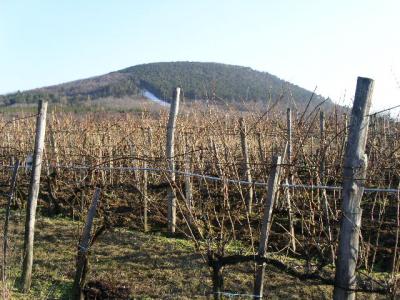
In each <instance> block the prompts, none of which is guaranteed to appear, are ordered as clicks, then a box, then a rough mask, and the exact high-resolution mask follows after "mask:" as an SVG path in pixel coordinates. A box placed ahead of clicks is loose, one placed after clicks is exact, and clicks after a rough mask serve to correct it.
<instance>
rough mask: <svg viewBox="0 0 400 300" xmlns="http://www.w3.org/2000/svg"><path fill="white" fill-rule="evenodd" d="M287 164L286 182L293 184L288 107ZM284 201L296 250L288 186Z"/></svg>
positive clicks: (290, 113)
mask: <svg viewBox="0 0 400 300" xmlns="http://www.w3.org/2000/svg"><path fill="white" fill-rule="evenodd" d="M286 116H287V164H288V165H289V166H288V170H289V174H288V180H287V182H286V183H287V184H289V185H290V184H293V174H292V171H293V170H292V110H291V109H290V108H288V109H287V115H286ZM285 192H286V203H287V206H288V214H289V227H290V241H291V243H292V250H293V251H294V252H296V237H295V233H294V225H293V221H294V220H293V219H294V218H293V210H292V201H291V194H290V188H287V189H286V191H285Z"/></svg>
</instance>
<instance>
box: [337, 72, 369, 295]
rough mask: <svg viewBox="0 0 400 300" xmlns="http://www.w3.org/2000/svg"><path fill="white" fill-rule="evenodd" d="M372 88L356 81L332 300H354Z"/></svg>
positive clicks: (363, 80)
mask: <svg viewBox="0 0 400 300" xmlns="http://www.w3.org/2000/svg"><path fill="white" fill-rule="evenodd" d="M373 86H374V81H373V80H372V79H368V78H362V77H359V78H358V79H357V88H356V94H355V97H354V104H353V109H352V111H351V120H350V132H349V139H348V143H347V145H346V155H345V161H344V171H343V202H342V219H341V224H340V235H339V249H338V258H337V262H336V274H335V288H334V291H333V298H334V299H337V300H339V299H340V300H342V299H345V300H353V299H355V292H354V288H355V287H356V276H355V271H356V265H357V259H358V250H359V249H358V248H359V238H360V229H361V215H362V210H361V208H360V203H361V199H362V195H363V192H364V182H365V177H366V171H367V163H368V162H367V156H366V154H365V146H366V143H367V136H368V123H369V117H368V114H369V109H370V106H371V98H372V91H373Z"/></svg>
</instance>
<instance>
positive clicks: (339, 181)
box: [0, 91, 400, 299]
mask: <svg viewBox="0 0 400 300" xmlns="http://www.w3.org/2000/svg"><path fill="white" fill-rule="evenodd" d="M356 98H357V97H356ZM311 100H312V99H310V102H311ZM46 107H47V104H46V103H42V104H41V105H40V107H39V112H38V114H30V113H28V112H13V113H7V114H2V115H1V117H0V128H1V134H2V137H3V138H2V139H1V141H0V153H1V157H0V160H1V161H0V165H1V169H0V176H1V178H2V181H1V182H2V185H1V192H2V196H3V197H2V203H3V207H6V206H7V205H6V203H7V200H9V205H10V208H11V210H10V211H9V210H8V209H5V210H3V211H2V215H3V217H2V221H3V220H4V221H5V222H8V223H9V225H7V226H5V227H4V232H5V235H4V242H6V244H5V246H4V247H3V257H4V259H3V264H2V266H3V268H2V271H3V296H4V295H6V296H7V295H10V294H11V296H12V293H14V291H16V290H17V287H19V285H21V289H22V290H24V289H25V291H27V290H29V286H30V284H31V283H30V282H29V281H30V279H29V280H28V281H26V280H25V286H24V280H22V283H21V282H19V281H20V280H19V278H20V276H21V278H24V277H25V279H26V278H27V277H29V271H28V273H27V271H26V270H25V271H24V270H23V271H22V272H21V265H23V266H27V265H29V262H26V260H27V258H26V257H27V251H28V250H29V249H28V248H27V242H25V243H24V244H25V245H24V247H22V241H21V240H19V241H18V240H17V239H16V238H15V236H19V237H20V238H21V239H23V238H24V232H25V240H26V239H27V235H28V234H27V229H26V228H27V227H29V226H28V225H26V226H25V231H24V228H23V226H22V224H23V223H24V222H27V223H26V224H29V223H28V221H25V214H26V215H27V216H28V215H29V214H31V215H32V214H34V213H35V212H36V206H35V207H33V210H32V207H31V206H30V204H29V201H28V202H27V200H28V199H33V201H35V199H34V198H35V197H34V192H32V189H34V188H33V187H32V186H33V184H34V183H35V182H36V183H37V184H39V182H38V181H37V180H34V179H35V178H37V177H35V176H34V174H37V172H39V174H41V175H40V185H38V189H37V193H38V208H39V210H38V215H41V216H43V217H41V218H44V219H40V220H39V221H38V226H39V227H38V228H40V231H39V232H38V233H37V235H38V236H39V237H40V238H39V240H36V239H35V241H34V240H33V236H32V241H31V244H32V247H33V248H34V249H36V247H38V248H41V247H42V248H43V246H41V243H44V242H45V241H46V239H47V240H50V241H51V240H53V239H61V240H62V239H63V238H64V237H63V235H62V234H61V232H58V230H60V231H64V230H65V232H69V234H70V235H72V236H73V239H74V241H73V243H72V244H68V245H69V247H70V248H68V249H59V250H55V251H56V252H57V251H60V252H61V251H67V252H68V253H69V255H68V256H67V257H68V258H69V260H66V261H62V260H60V261H59V262H58V263H57V264H58V265H59V266H63V268H69V269H71V270H73V272H71V274H68V275H66V276H67V277H68V279H67V281H68V282H69V284H70V285H69V288H70V290H69V291H67V292H66V294H65V295H74V299H80V297H83V295H84V296H85V297H87V299H108V298H106V297H105V296H103V297H104V298H101V297H100V296H97V298H96V297H95V296H93V293H94V292H93V291H94V290H96V289H95V288H93V287H92V288H91V286H90V283H93V280H92V279H93V278H92V277H95V276H94V274H95V273H96V262H95V261H93V255H94V254H93V253H94V252H96V251H98V250H96V248H97V247H99V248H97V249H102V247H106V246H105V244H104V241H105V240H108V241H109V242H110V243H112V244H113V245H114V246H119V247H121V248H124V247H128V244H127V243H126V239H129V238H132V235H130V234H128V233H127V232H136V233H137V236H136V237H135V238H136V239H138V241H139V240H140V239H141V240H145V239H146V237H151V238H152V239H153V238H154V237H155V236H156V235H157V236H158V237H159V236H160V235H162V236H163V238H162V239H163V240H166V243H172V242H171V241H175V240H176V241H179V242H178V243H181V244H182V245H184V246H182V247H184V250H182V249H181V250H179V251H182V252H183V253H185V260H186V263H188V264H189V265H190V263H193V264H196V265H201V266H202V267H201V268H203V270H205V271H204V272H206V275H204V276H205V277H208V279H207V280H208V281H207V282H208V283H207V284H206V285H204V284H203V285H201V284H199V285H201V286H202V287H201V289H200V288H198V289H197V290H196V289H189V288H188V290H189V291H190V293H191V295H187V294H185V291H184V290H185V287H183V288H182V290H180V291H175V292H171V293H172V294H173V293H175V295H174V296H166V294H165V295H164V294H163V293H166V292H165V291H163V290H162V289H159V288H158V287H157V288H156V287H154V289H155V290H157V291H159V293H160V294H159V295H155V296H154V295H153V296H154V297H155V298H168V297H170V299H174V298H185V297H187V298H191V297H193V298H195V297H200V296H202V297H210V298H214V299H223V298H224V299H225V298H230V297H236V298H237V297H241V298H254V299H259V298H262V297H263V295H264V296H267V297H268V295H270V293H272V291H271V290H270V287H271V286H272V285H273V283H272V282H271V281H273V279H272V278H274V277H273V274H272V275H271V270H276V272H281V273H282V274H285V276H287V277H289V278H295V279H296V280H298V281H300V282H308V283H309V284H310V285H314V288H315V286H318V285H325V286H330V289H328V290H327V292H326V294H324V295H322V294H320V295H314V297H315V299H320V298H324V297H327V298H331V297H332V289H333V287H335V289H336V288H339V289H343V290H345V293H347V294H351V295H350V296H348V297H352V296H354V294H357V295H362V297H363V298H368V297H371V299H381V298H382V299H386V298H390V297H392V298H393V299H395V298H396V297H398V296H399V293H400V291H399V290H398V280H399V269H400V259H399V246H400V245H399V232H400V219H399V217H400V195H399V183H400V160H399V155H400V139H399V137H400V124H399V123H398V121H396V120H395V119H393V118H389V117H388V116H387V115H385V113H375V114H369V113H367V115H362V116H361V117H362V118H363V121H362V122H364V123H362V124H364V125H365V124H367V126H366V127H364V128H361V130H359V131H362V132H365V138H366V147H365V153H366V155H367V157H368V162H367V163H366V162H364V164H361V167H360V168H365V172H364V174H363V171H362V170H361V171H355V172H354V174H355V175H357V176H358V175H359V176H361V178H357V176H356V178H355V180H356V183H354V184H355V185H356V186H357V187H358V186H360V189H357V187H356V188H354V190H355V191H356V192H355V193H354V194H356V195H355V196H354V197H357V195H358V196H360V199H361V197H362V199H361V210H362V214H361V213H359V214H354V215H356V216H355V220H356V221H355V224H353V225H354V227H353V228H352V232H353V234H354V232H355V231H357V236H358V235H359V242H358V239H357V244H356V245H358V251H357V249H356V252H357V256H356V257H355V258H354V257H353V261H354V262H355V265H354V268H355V277H354V281H353V282H351V283H350V285H349V286H346V287H343V286H338V284H339V283H340V278H339V279H338V278H337V277H338V273H337V272H338V271H337V269H338V263H339V262H340V264H341V263H342V261H341V260H340V259H339V260H338V253H342V252H341V250H340V249H339V248H340V246H339V245H340V242H339V240H340V238H339V237H340V236H341V234H343V232H341V228H343V227H341V224H342V223H343V219H345V220H349V219H351V220H353V219H352V218H353V216H352V215H351V216H350V215H349V214H348V212H347V211H346V213H344V212H343V207H344V206H345V204H343V199H344V198H346V197H347V196H346V192H345V189H346V184H345V183H346V180H348V179H349V178H348V177H346V176H344V174H345V175H346V174H349V173H348V172H347V173H346V170H347V168H349V166H348V165H346V155H350V154H352V153H353V152H352V151H351V150H350V151H346V148H351V147H352V146H351V145H353V144H357V142H356V141H355V140H354V139H353V138H354V137H355V136H356V137H357V134H354V130H355V128H354V126H353V127H352V126H351V124H353V123H352V120H353V119H354V118H355V115H354V111H353V115H352V114H351V111H350V110H347V109H345V108H343V107H339V106H337V107H336V108H334V109H331V110H329V111H322V110H321V109H320V107H319V105H314V106H311V105H310V106H309V105H307V107H306V108H304V109H303V108H302V109H297V108H296V106H292V107H290V108H289V109H288V110H287V111H286V110H282V109H281V107H279V106H278V105H276V103H272V102H271V103H269V104H266V105H265V107H264V108H263V109H262V110H259V111H255V110H254V109H251V107H248V109H247V110H245V111H243V110H241V111H239V110H237V109H235V108H234V107H231V106H228V105H227V106H221V105H211V104H210V105H208V106H205V105H200V104H196V105H190V104H187V103H186V104H183V105H181V107H179V91H178V92H177V96H176V99H175V101H173V102H172V104H171V108H170V109H169V108H168V107H167V108H160V110H159V111H157V110H155V109H151V110H146V109H144V110H143V111H140V112H136V113H107V112H97V113H93V112H91V113H82V114H76V113H66V112H62V111H58V110H57V107H53V108H52V109H51V110H49V112H46ZM368 109H369V108H368ZM46 116H47V120H46ZM43 119H44V123H43V124H44V125H43V126H42V133H41V134H42V135H43V136H42V137H43V143H44V147H43V151H40V147H39V148H38V147H37V146H38V143H39V142H38V140H40V138H39V136H40V126H38V124H39V123H40V122H39V121H40V120H43ZM365 122H366V123H365ZM44 128H45V132H44V130H43V129H44ZM352 130H353V133H352ZM360 135H361V142H360V144H362V143H363V142H362V134H360ZM35 141H36V143H35ZM35 146H36V147H35ZM39 146H40V145H39ZM35 148H38V149H39V151H34V149H35ZM357 151H358V150H357ZM357 151H355V152H357ZM360 151H361V152H360V153H358V152H357V153H358V154H360V155H361V156H363V150H360ZM355 152H354V153H355ZM38 154H39V155H38ZM35 155H38V156H37V157H39V156H40V160H37V159H36V156H35ZM37 169H39V170H37ZM35 170H36V171H35ZM13 172H14V174H15V176H14V180H13V176H12V174H13ZM35 172H36V173H35ZM352 174H353V173H352ZM362 175H364V176H362ZM364 187H365V189H364ZM351 197H353V196H351ZM30 201H31V200H30ZM343 205H344V206H343ZM96 207H97V209H96ZM9 214H11V217H10V218H9V216H8V215H9ZM4 216H5V217H4ZM18 216H19V217H18ZM92 218H93V219H92ZM357 218H360V219H359V225H357ZM18 219H19V221H18ZM27 219H29V218H28V217H27ZM44 220H45V221H44ZM46 220H47V221H46ZM68 220H71V221H73V222H74V223H73V224H75V225H73V227H72V228H73V229H71V228H70V227H68V226H67V225H66V222H67V221H68ZM351 220H350V221H351ZM92 221H93V226H91V222H92ZM18 222H19V225H18V224H17V223H18ZM46 222H47V223H46ZM352 222H353V221H352ZM31 224H35V218H33V222H31ZM46 224H47V225H46ZM46 226H47V227H48V228H50V227H51V228H52V230H53V231H52V232H53V233H52V234H51V235H48V236H47V237H46V236H45V237H43V234H42V231H43V230H46ZM57 226H59V229H57ZM8 227H10V229H12V232H11V233H10V235H9V236H7V228H8ZM38 228H36V229H37V230H38ZM7 239H9V241H8V244H7ZM124 239H125V240H124ZM160 239H161V238H160ZM33 241H34V242H33ZM54 243H56V241H54ZM154 243H155V242H154ZM28 244H29V243H28ZM117 244H119V245H117ZM33 245H34V246H33ZM100 245H102V246H101V247H100ZM143 245H144V246H143V247H141V248H140V249H139V250H138V254H137V255H138V258H137V259H143V258H140V255H142V256H145V255H147V254H148V253H152V252H154V249H156V248H157V247H158V246H157V245H156V244H152V243H145V242H143ZM17 246H18V247H17ZM64 246H65V247H67V245H64ZM11 249H12V251H11ZM7 251H8V252H9V253H8V255H7V257H6V255H5V254H6V253H7ZM34 251H36V250H34ZM43 251H45V250H43ZM160 251H167V250H165V249H164V250H160ZM23 253H24V255H23ZM34 253H35V252H33V256H32V260H33V273H32V274H31V276H32V280H33V285H34V284H35V276H37V273H36V271H35V270H37V268H35V265H36V264H39V263H42V264H43V260H45V258H42V259H40V260H39V261H38V262H37V261H36V258H35V255H34ZM111 253H112V252H111ZM111 253H110V257H107V260H109V261H113V256H112V254H111ZM171 255H172V254H171ZM190 257H193V262H190ZM340 257H342V256H340ZM51 258H53V259H57V257H53V255H50V254H49V257H48V259H49V260H50V259H51ZM342 258H343V257H342ZM132 259H135V258H132ZM46 263H49V264H50V263H51V262H50V261H49V262H46ZM110 265H112V266H113V267H114V268H115V271H116V272H118V269H119V268H122V266H119V265H118V260H116V262H115V261H114V262H113V263H110ZM59 266H58V267H59ZM335 266H336V268H335ZM341 266H342V265H341ZM58 267H57V268H58ZM31 268H32V267H31ZM23 269H24V267H23ZM350 269H351V267H350ZM11 270H18V271H15V272H14V273H12V272H11ZM185 270H186V269H185ZM130 271H131V272H132V273H135V272H137V270H134V269H133V267H132V268H131V270H130ZM31 272H32V270H31ZM185 272H187V275H185V273H184V274H183V275H181V276H182V277H183V278H184V280H187V281H190V280H195V279H196V278H195V277H196V276H200V275H199V274H196V273H195V272H194V271H193V270H191V269H190V268H188V270H186V271H185ZM335 272H336V279H335ZM15 273H16V274H17V275H16V274H15ZM21 273H23V274H22V275H21ZM233 273H243V274H246V276H247V277H246V278H247V279H246V280H247V281H248V282H246V280H243V285H242V286H240V284H238V283H235V284H233V283H232V282H230V280H234V279H232V278H233V277H232V276H236V275H237V274H236V275H234V274H233ZM350 273H351V271H350ZM8 274H9V275H8ZM12 274H14V275H12ZM77 274H79V276H78V275H77ZM41 275H43V274H41ZM121 276H122V275H121ZM171 276H172V275H171ZM185 276H187V277H185ZM201 276H203V275H201ZM78 277H79V278H78ZM344 277H346V276H344ZM350 277H351V275H350ZM249 278H250V279H249ZM204 280H205V279H204ZM236 281H237V279H236ZM253 281H254V285H253ZM27 282H28V283H29V284H28V288H26V283H27ZM73 282H74V283H73ZM88 282H89V283H88ZM245 282H246V283H245ZM97 283H98V285H99V284H100V283H99V282H97ZM144 284H145V283H144ZM289 284H291V285H293V284H294V283H293V282H292V283H289ZM187 286H190V283H187ZM102 288H104V289H106V287H103V286H101V287H99V286H97V290H101V289H102ZM110 290H111V288H110V287H109V291H108V292H110ZM128 290H130V291H131V294H130V293H129V292H127V291H128ZM310 290H312V287H310ZM76 291H77V292H76ZM133 291H135V293H134V292H133ZM313 291H314V292H317V291H316V290H313ZM114 292H115V293H117V292H119V293H122V294H121V295H123V296H113V297H115V298H118V297H120V298H121V299H129V297H131V298H134V297H135V298H136V297H143V298H145V296H146V295H143V294H141V293H140V289H139V290H137V289H136V288H135V287H134V286H130V287H129V286H128V287H127V288H126V289H125V290H124V289H122V288H119V289H117V288H116V289H115V291H114ZM15 293H17V292H15ZM75 293H78V294H75ZM110 293H111V292H110ZM124 293H125V294H124ZM21 295H22V294H21ZM65 295H64V297H66V298H68V297H69V296H65ZM304 295H305V294H304ZM304 295H303V296H304ZM292 296H293V299H301V298H302V295H297V296H298V298H296V297H295V296H296V295H292ZM320 296H321V297H320ZM21 297H22V296H21ZM286 297H289V296H288V295H286ZM307 297H309V298H311V296H307ZM336 297H338V296H336ZM48 298H51V297H48ZM109 298H110V297H109ZM111 298H112V297H111ZM336 299H353V298H336Z"/></svg>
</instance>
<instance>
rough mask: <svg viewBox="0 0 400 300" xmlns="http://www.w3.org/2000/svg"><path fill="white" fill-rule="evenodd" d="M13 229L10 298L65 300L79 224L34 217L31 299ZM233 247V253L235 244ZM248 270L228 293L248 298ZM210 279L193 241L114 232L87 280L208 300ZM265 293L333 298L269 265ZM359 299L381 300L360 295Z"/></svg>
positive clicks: (229, 283) (17, 221) (17, 230)
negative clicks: (22, 287)
mask: <svg viewBox="0 0 400 300" xmlns="http://www.w3.org/2000/svg"><path fill="white" fill-rule="evenodd" d="M12 225H13V226H12V227H11V230H10V254H9V256H10V259H9V265H10V266H11V267H10V269H9V287H10V289H9V292H10V294H11V298H12V299H68V298H69V292H70V288H71V286H72V281H73V275H74V271H75V255H76V250H77V249H76V243H77V240H78V233H79V230H80V228H81V225H82V224H80V223H79V222H77V221H72V220H70V219H66V218H47V217H43V216H40V215H39V216H38V220H37V227H36V233H35V234H36V236H35V260H34V267H33V281H32V288H31V291H30V293H29V294H21V293H19V292H18V289H17V288H16V280H17V278H18V276H19V275H20V265H21V261H22V257H21V248H22V239H23V218H22V217H21V216H19V217H18V216H15V215H14V217H13V219H12ZM232 247H233V248H235V247H236V248H237V245H233V246H232ZM251 271H252V264H250V263H249V264H241V265H237V266H234V267H229V268H226V269H225V274H226V275H225V283H226V284H225V288H226V290H229V291H232V292H234V293H240V294H251V290H252V284H253V276H252V272H251ZM209 274H210V270H209V268H208V267H207V265H206V264H205V263H204V261H203V259H202V257H201V255H200V254H196V252H195V251H194V246H193V244H192V242H190V241H188V240H185V239H177V238H169V237H166V236H164V235H162V234H160V233H148V234H145V233H142V232H137V231H130V230H126V229H122V228H118V229H115V230H114V231H112V232H106V233H105V234H103V235H102V236H101V237H100V238H99V239H98V241H97V242H96V243H95V244H94V246H93V248H92V250H91V255H90V270H89V274H88V280H101V281H105V282H108V283H111V284H113V285H120V286H121V285H123V286H128V287H129V288H130V290H131V294H132V298H134V299H160V298H161V299H206V298H210V296H208V294H209V292H210V291H211V290H212V284H211V280H210V276H209ZM266 290H267V292H268V295H269V297H268V299H330V298H331V295H332V294H331V293H332V287H330V286H325V285H319V284H318V283H316V282H312V281H300V280H298V279H296V278H293V277H291V276H289V275H287V274H285V273H282V272H281V271H279V270H278V269H275V268H274V267H272V266H267V273H266ZM235 298H236V299H237V298H238V297H235ZM239 298H240V297H239ZM241 298H242V299H244V298H246V297H241ZM247 298H248V297H247ZM362 298H363V299H382V298H383V297H382V296H374V295H372V296H371V295H363V296H362ZM383 299H384V298H383Z"/></svg>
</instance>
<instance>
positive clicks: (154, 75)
mask: <svg viewBox="0 0 400 300" xmlns="http://www.w3.org/2000/svg"><path fill="white" fill-rule="evenodd" d="M177 86H180V87H181V88H182V90H183V93H184V97H185V99H187V100H189V101H190V100H213V101H216V102H218V101H227V102H249V101H266V100H279V101H280V102H281V103H286V104H288V103H290V102H291V101H295V102H296V103H298V104H300V105H304V104H306V103H307V102H308V101H309V99H311V98H313V100H314V102H323V101H326V100H327V99H325V98H323V97H321V96H319V95H314V94H313V92H311V91H309V90H307V89H304V88H302V87H300V86H297V85H295V84H293V83H290V82H288V81H285V80H283V79H280V78H279V77H277V76H275V75H272V74H270V73H268V72H262V71H257V70H254V69H252V68H250V67H244V66H237V65H228V64H221V63H215V62H190V61H176V62H157V63H148V64H140V65H135V66H131V67H127V68H125V69H121V70H118V71H113V72H110V73H107V74H104V75H98V76H94V77H90V78H85V79H78V80H74V81H70V82H66V83H60V84H56V85H52V86H47V87H42V88H37V89H32V90H28V91H23V92H20V91H18V92H16V93H10V94H6V95H1V96H0V103H2V104H3V105H12V104H20V103H32V102H36V101H38V100H39V99H40V98H42V97H46V98H48V99H49V100H50V101H51V102H55V103H58V102H61V103H66V104H75V103H78V102H82V101H87V100H97V99H100V98H105V97H114V98H121V97H124V96H130V97H133V98H135V97H141V96H142V93H143V90H148V91H149V92H151V93H152V94H154V95H156V96H157V97H158V98H160V99H163V100H165V101H167V102H168V101H170V100H171V99H172V97H173V94H174V90H175V88H176V87H177ZM326 102H328V103H329V102H330V101H329V100H328V101H326Z"/></svg>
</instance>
